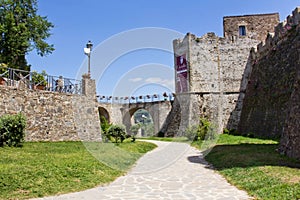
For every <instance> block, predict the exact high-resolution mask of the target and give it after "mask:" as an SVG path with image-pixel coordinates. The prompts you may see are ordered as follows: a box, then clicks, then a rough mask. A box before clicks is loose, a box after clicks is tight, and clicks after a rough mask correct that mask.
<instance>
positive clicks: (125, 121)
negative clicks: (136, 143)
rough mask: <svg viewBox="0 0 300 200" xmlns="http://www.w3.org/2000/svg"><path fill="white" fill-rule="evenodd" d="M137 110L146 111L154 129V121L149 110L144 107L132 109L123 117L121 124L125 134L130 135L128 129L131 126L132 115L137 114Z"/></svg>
mask: <svg viewBox="0 0 300 200" xmlns="http://www.w3.org/2000/svg"><path fill="white" fill-rule="evenodd" d="M138 110H146V111H147V112H148V113H149V115H150V116H151V119H152V122H153V124H154V127H155V120H154V118H153V113H151V110H150V109H147V108H146V107H134V108H130V109H128V110H127V111H126V112H125V113H124V115H123V124H124V125H125V127H126V131H127V133H130V127H131V125H132V117H133V115H134V113H135V112H137V111H138ZM154 131H156V130H154Z"/></svg>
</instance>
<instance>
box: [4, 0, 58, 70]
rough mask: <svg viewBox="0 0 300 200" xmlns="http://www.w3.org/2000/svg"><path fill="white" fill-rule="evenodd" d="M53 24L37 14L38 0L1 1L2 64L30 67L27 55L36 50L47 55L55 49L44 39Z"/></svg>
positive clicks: (12, 66) (48, 34)
mask: <svg viewBox="0 0 300 200" xmlns="http://www.w3.org/2000/svg"><path fill="white" fill-rule="evenodd" d="M51 28H53V24H52V23H51V22H49V21H48V20H47V17H42V16H40V15H38V14H37V0H0V34H1V41H0V63H6V64H7V65H8V67H11V68H16V69H23V70H28V71H29V70H30V66H28V65H27V61H26V58H25V56H26V54H27V53H28V52H30V51H32V50H33V49H36V50H37V54H38V55H40V56H45V55H48V54H50V53H52V52H53V51H54V48H53V45H50V44H48V43H47V42H46V41H45V40H46V39H47V38H48V37H49V36H50V35H51V34H50V29H51Z"/></svg>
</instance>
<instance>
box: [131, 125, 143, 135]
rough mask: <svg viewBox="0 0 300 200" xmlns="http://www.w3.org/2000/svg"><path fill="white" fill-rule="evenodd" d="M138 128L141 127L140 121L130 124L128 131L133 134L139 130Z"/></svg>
mask: <svg viewBox="0 0 300 200" xmlns="http://www.w3.org/2000/svg"><path fill="white" fill-rule="evenodd" d="M140 128H141V124H140V123H138V124H134V125H132V126H131V127H130V131H131V133H132V135H134V136H135V135H136V134H137V132H138V131H139V129H140Z"/></svg>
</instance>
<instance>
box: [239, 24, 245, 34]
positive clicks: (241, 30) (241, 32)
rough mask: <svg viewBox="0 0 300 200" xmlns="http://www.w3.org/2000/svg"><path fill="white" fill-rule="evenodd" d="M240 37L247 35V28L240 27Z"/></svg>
mask: <svg viewBox="0 0 300 200" xmlns="http://www.w3.org/2000/svg"><path fill="white" fill-rule="evenodd" d="M239 35H240V36H245V35H246V26H239Z"/></svg>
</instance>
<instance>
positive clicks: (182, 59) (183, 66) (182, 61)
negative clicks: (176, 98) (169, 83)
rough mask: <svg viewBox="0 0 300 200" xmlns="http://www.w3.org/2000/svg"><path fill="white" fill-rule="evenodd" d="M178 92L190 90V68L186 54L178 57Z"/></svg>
mask: <svg viewBox="0 0 300 200" xmlns="http://www.w3.org/2000/svg"><path fill="white" fill-rule="evenodd" d="M176 92H177V93H181V92H188V69H187V60H186V55H185V54H184V55H181V56H177V57H176Z"/></svg>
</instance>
